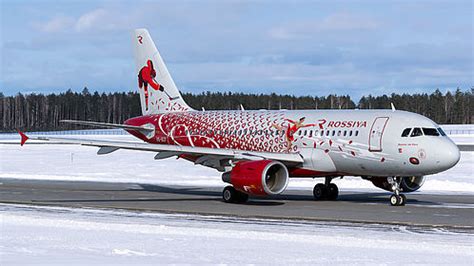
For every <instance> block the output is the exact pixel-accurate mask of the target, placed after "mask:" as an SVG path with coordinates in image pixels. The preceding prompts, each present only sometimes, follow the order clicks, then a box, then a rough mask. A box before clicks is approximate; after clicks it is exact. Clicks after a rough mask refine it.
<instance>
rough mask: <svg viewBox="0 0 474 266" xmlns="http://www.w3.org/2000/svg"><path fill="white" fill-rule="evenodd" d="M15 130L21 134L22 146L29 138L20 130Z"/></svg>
mask: <svg viewBox="0 0 474 266" xmlns="http://www.w3.org/2000/svg"><path fill="white" fill-rule="evenodd" d="M17 131H18V134H20V136H21V142H20V145H21V146H23V145H24V144H25V142H26V141H27V140H28V139H29V138H28V136H27V135H25V133H23V132H21V131H20V130H17Z"/></svg>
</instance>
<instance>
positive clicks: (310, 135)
mask: <svg viewBox="0 0 474 266" xmlns="http://www.w3.org/2000/svg"><path fill="white" fill-rule="evenodd" d="M312 136H313V131H312V130H310V131H309V137H310V138H311V137H312Z"/></svg>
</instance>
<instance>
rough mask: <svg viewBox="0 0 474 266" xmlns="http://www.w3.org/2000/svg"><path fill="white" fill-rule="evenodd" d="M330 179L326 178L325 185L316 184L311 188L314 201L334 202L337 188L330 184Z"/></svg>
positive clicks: (337, 192) (337, 193)
mask: <svg viewBox="0 0 474 266" xmlns="http://www.w3.org/2000/svg"><path fill="white" fill-rule="evenodd" d="M331 180H332V178H331V177H326V182H325V184H322V183H319V184H316V186H314V188H313V196H314V199H315V200H336V199H337V196H338V195H339V188H338V187H337V186H336V184H334V183H331Z"/></svg>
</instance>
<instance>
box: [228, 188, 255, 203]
mask: <svg viewBox="0 0 474 266" xmlns="http://www.w3.org/2000/svg"><path fill="white" fill-rule="evenodd" d="M222 199H224V201H225V202H227V203H245V202H247V201H248V199H249V195H248V194H245V193H243V192H240V191H238V190H237V189H235V188H234V187H233V186H227V187H225V188H224V190H223V191H222Z"/></svg>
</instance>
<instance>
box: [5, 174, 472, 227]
mask: <svg viewBox="0 0 474 266" xmlns="http://www.w3.org/2000/svg"><path fill="white" fill-rule="evenodd" d="M311 194H312V188H308V190H307V191H300V190H297V191H296V190H288V191H286V192H285V193H284V194H282V195H279V196H276V197H271V198H250V201H249V202H248V203H246V204H228V203H224V202H223V201H222V199H221V189H220V188H202V187H179V186H160V185H150V184H133V183H95V182H67V181H31V180H18V179H0V202H1V203H16V204H35V205H54V206H66V207H87V208H113V209H124V210H134V211H156V212H165V213H190V214H202V215H219V216H236V217H249V218H250V217H251V218H271V219H290V220H293V219H295V220H310V221H326V222H328V223H329V222H350V223H370V224H393V225H409V226H421V227H432V228H436V227H440V228H450V229H461V230H468V231H471V230H473V229H474V194H472V195H431V194H423V193H417V192H415V193H410V194H407V197H408V202H407V205H406V206H401V207H394V206H390V204H389V201H388V198H389V195H390V193H388V192H386V193H385V192H380V193H360V192H352V191H341V193H340V196H339V199H338V200H337V201H314V200H313V198H312V195H311Z"/></svg>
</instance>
